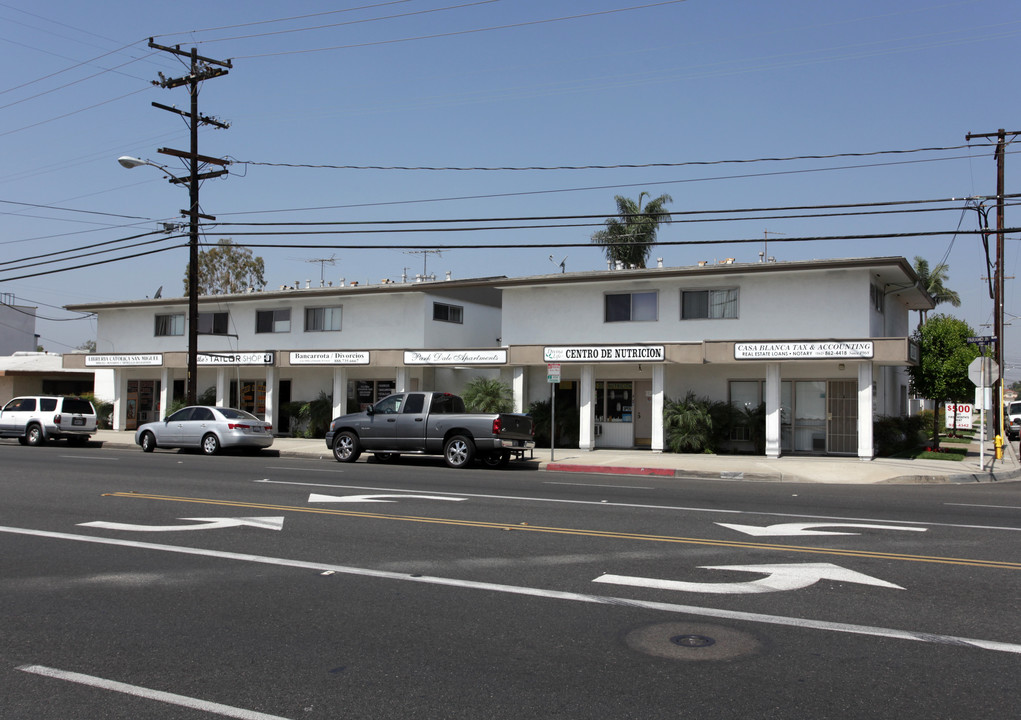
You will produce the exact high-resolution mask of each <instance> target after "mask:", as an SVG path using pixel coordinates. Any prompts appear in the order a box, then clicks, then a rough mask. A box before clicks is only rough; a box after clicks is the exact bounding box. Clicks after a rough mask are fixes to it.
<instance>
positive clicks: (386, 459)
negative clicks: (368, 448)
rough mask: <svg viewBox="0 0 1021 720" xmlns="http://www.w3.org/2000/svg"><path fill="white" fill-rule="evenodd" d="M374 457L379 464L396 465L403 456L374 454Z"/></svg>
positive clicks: (397, 454) (390, 453)
mask: <svg viewBox="0 0 1021 720" xmlns="http://www.w3.org/2000/svg"><path fill="white" fill-rule="evenodd" d="M372 457H374V458H375V459H376V462H378V463H394V462H397V461H398V460H399V459H400V457H401V454H400V453H394V452H381V453H372Z"/></svg>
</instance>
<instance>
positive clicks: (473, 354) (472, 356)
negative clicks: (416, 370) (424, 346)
mask: <svg viewBox="0 0 1021 720" xmlns="http://www.w3.org/2000/svg"><path fill="white" fill-rule="evenodd" d="M506 362H507V351H506V350H405V351H404V364H405V365H503V364H505V363H506Z"/></svg>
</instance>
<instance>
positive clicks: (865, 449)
mask: <svg viewBox="0 0 1021 720" xmlns="http://www.w3.org/2000/svg"><path fill="white" fill-rule="evenodd" d="M872 414H873V411H872V363H871V362H869V361H867V360H866V361H865V362H862V363H859V364H858V458H859V459H860V460H871V459H872V458H873V448H872V419H873V418H872Z"/></svg>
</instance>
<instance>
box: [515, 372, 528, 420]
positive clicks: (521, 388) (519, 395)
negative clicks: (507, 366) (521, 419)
mask: <svg viewBox="0 0 1021 720" xmlns="http://www.w3.org/2000/svg"><path fill="white" fill-rule="evenodd" d="M513 371H514V374H513V376H512V377H511V389H512V390H513V392H514V412H516V413H523V412H525V410H526V407H525V393H526V392H527V391H528V387H527V386H526V384H525V379H526V377H527V373H528V368H526V367H521V366H520V365H519V366H517V367H514V368H513Z"/></svg>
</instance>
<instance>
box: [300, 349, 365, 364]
mask: <svg viewBox="0 0 1021 720" xmlns="http://www.w3.org/2000/svg"><path fill="white" fill-rule="evenodd" d="M368 364H369V352H368V350H307V351H302V352H292V353H291V365H368Z"/></svg>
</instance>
